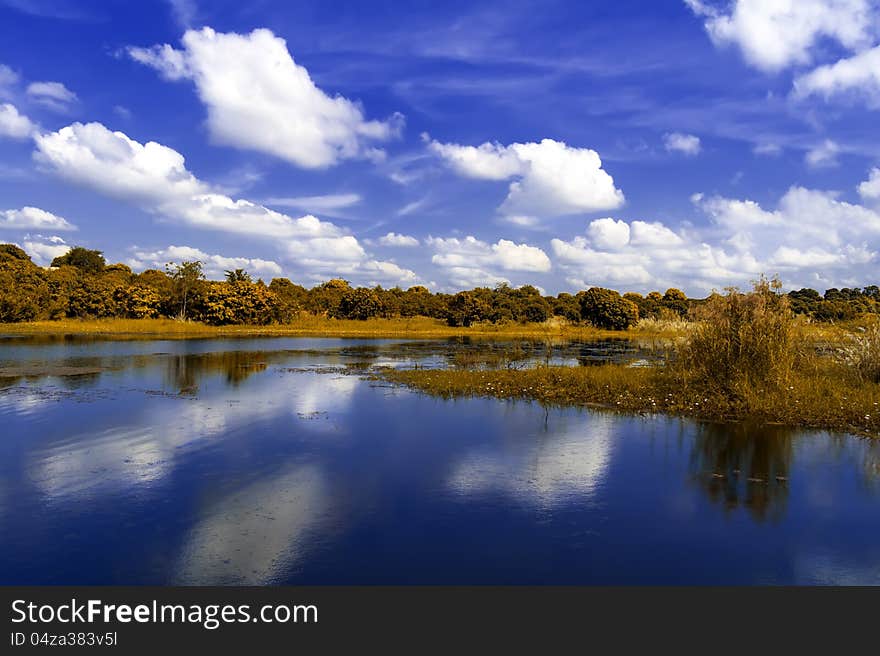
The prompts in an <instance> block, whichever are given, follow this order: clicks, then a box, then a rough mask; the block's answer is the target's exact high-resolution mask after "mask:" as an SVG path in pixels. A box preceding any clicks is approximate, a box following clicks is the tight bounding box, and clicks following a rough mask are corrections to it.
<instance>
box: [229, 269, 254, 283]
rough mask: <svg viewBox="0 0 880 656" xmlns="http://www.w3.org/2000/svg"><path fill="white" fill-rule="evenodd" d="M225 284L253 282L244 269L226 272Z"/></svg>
mask: <svg viewBox="0 0 880 656" xmlns="http://www.w3.org/2000/svg"><path fill="white" fill-rule="evenodd" d="M226 282H253V281H252V280H251V275H250V274H249V273H248V272H247V271H245V270H244V269H235V270H234V271H226Z"/></svg>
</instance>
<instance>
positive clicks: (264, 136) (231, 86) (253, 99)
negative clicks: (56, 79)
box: [128, 27, 403, 168]
mask: <svg viewBox="0 0 880 656" xmlns="http://www.w3.org/2000/svg"><path fill="white" fill-rule="evenodd" d="M182 45H183V49H182V50H177V49H175V48H173V47H172V46H170V45H168V44H164V45H156V46H152V47H151V48H137V47H131V48H128V53H129V55H130V56H131V57H132V58H133V59H134V60H136V61H138V62H141V63H143V64H146V65H148V66H151V67H153V68H155V69H156V70H158V71H159V72H160V73H161V74H162V75H163V76H164V77H165V78H166V79H169V80H182V79H188V80H192V82H193V83H194V84H195V86H196V91H197V93H198V95H199V98H200V99H201V101H202V103H204V105H205V107H206V108H207V111H208V129H209V130H210V133H211V136H212V138H213V139H214V140H215V141H216V142H218V143H222V144H225V145H229V146H233V147H236V148H241V149H247V150H256V151H260V152H264V153H268V154H270V155H273V156H275V157H279V158H281V159H284V160H287V161H289V162H291V163H293V164H296V165H297V166H301V167H304V168H326V167H329V166H332V165H334V164H337V163H338V162H340V161H341V160H345V159H351V158H370V159H381V158H382V157H383V156H384V152H383V151H381V150H379V149H377V148H376V147H374V146H373V145H371V144H373V143H375V142H379V141H385V140H388V139H390V138H392V137H393V136H395V135H397V134H398V133H399V131H400V129H401V128H402V122H403V117H402V115H400V114H396V115H394V116H393V117H391V118H390V119H388V120H387V121H376V120H367V119H366V118H365V116H364V111H363V108H362V107H361V105H360V104H359V103H356V102H353V101H351V100H349V99H347V98H344V97H342V96H339V95H336V96H330V95H328V94H327V93H325V92H324V91H322V90H321V89H319V88H318V87H317V86H316V85H315V83H314V82H313V81H312V78H311V76H310V75H309V72H308V71H307V70H306V69H305V68H304V67H303V66H301V65H299V64H297V63H296V62H295V61H294V60H293V58H292V57H291V55H290V53H289V52H288V50H287V43H286V42H285V40H284V39H282V38H280V37H277V36H275V34H273V33H272V32H271V31H270V30H267V29H258V30H254V31H253V32H251V33H250V34H237V33H234V32H233V33H226V34H224V33H218V32H215V31H214V30H212V29H211V28H208V27H205V28H203V29H201V30H189V31H187V32H186V34H184V36H183V39H182Z"/></svg>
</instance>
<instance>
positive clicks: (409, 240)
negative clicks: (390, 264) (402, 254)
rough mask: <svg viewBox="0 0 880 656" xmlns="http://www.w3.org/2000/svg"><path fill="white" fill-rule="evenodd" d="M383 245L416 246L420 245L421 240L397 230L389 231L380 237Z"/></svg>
mask: <svg viewBox="0 0 880 656" xmlns="http://www.w3.org/2000/svg"><path fill="white" fill-rule="evenodd" d="M379 243H380V244H381V245H382V246H394V247H414V246H418V245H419V240H418V239H416V238H415V237H410V236H409V235H401V234H398V233H396V232H389V233H388V234H387V235H385V236H384V237H381V238H380V239H379Z"/></svg>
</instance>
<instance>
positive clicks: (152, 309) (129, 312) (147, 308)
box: [114, 283, 162, 319]
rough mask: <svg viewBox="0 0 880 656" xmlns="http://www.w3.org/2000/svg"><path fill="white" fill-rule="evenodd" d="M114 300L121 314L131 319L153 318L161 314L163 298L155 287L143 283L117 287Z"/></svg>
mask: <svg viewBox="0 0 880 656" xmlns="http://www.w3.org/2000/svg"><path fill="white" fill-rule="evenodd" d="M114 300H115V301H116V305H117V309H118V311H119V312H120V314H124V315H125V316H126V317H128V318H130V319H152V318H155V317H158V316H159V309H160V307H161V304H162V299H161V298H160V296H159V294H158V293H157V292H156V290H155V289H153V288H152V287H150V286H149V285H145V284H143V283H135V284H134V285H131V286H129V287H117V288H116V290H115V292H114Z"/></svg>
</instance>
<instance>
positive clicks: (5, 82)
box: [0, 64, 19, 97]
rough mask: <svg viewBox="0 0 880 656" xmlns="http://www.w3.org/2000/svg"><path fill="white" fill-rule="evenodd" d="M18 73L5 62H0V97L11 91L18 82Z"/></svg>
mask: <svg viewBox="0 0 880 656" xmlns="http://www.w3.org/2000/svg"><path fill="white" fill-rule="evenodd" d="M18 80H19V76H18V73H16V72H15V71H13V70H12V69H11V68H9V66H7V65H6V64H0V97H3V96H6V95H7V94H9V93H11V89H12V87H14V86H15V85H16V84H18Z"/></svg>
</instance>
